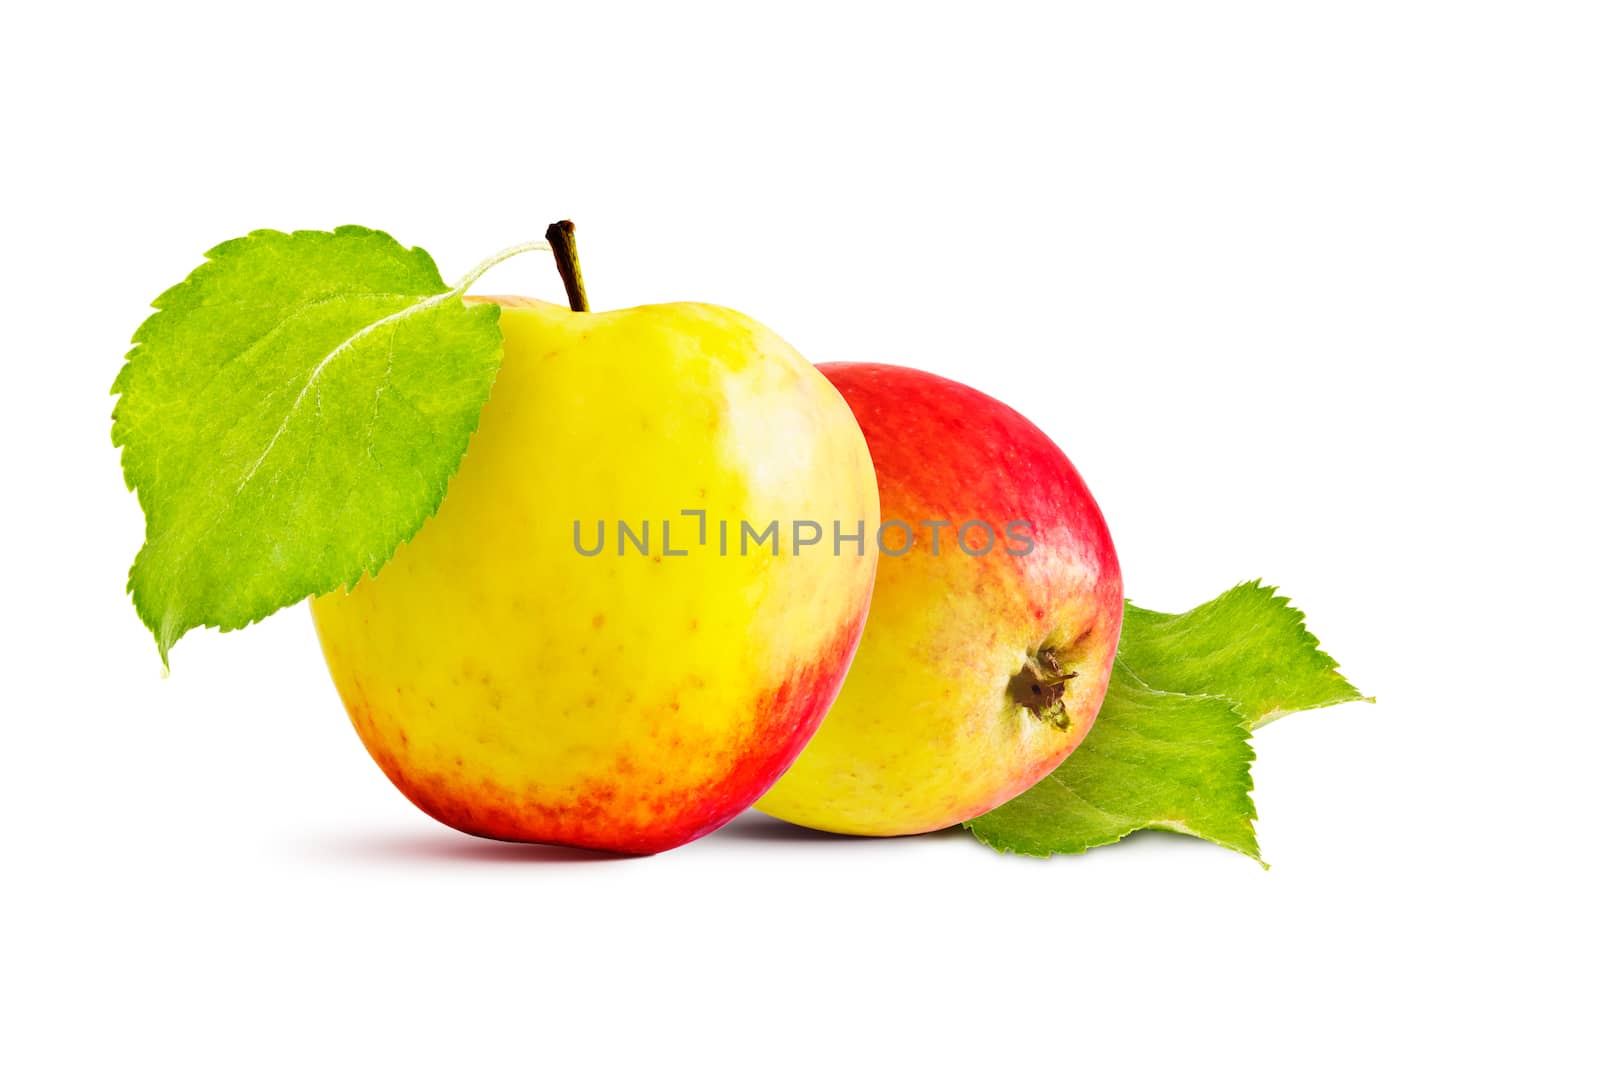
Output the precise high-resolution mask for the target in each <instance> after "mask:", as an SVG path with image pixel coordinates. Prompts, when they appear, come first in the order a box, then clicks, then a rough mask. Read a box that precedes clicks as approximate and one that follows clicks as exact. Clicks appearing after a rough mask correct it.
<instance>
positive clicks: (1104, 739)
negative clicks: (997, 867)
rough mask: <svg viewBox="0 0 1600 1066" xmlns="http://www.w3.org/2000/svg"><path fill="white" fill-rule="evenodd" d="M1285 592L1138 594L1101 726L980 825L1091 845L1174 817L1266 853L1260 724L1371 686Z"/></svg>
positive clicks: (1041, 846)
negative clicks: (1156, 603) (1183, 607)
mask: <svg viewBox="0 0 1600 1066" xmlns="http://www.w3.org/2000/svg"><path fill="white" fill-rule="evenodd" d="M1276 592H1277V590H1276V589H1274V588H1271V587H1266V586H1263V585H1262V584H1261V583H1260V582H1259V581H1252V582H1248V583H1246V584H1243V585H1240V586H1238V587H1236V588H1234V589H1231V590H1229V591H1228V592H1225V593H1223V594H1222V595H1221V596H1218V597H1217V598H1216V599H1214V600H1212V601H1211V602H1209V603H1203V604H1201V605H1200V606H1199V607H1196V608H1195V609H1194V610H1192V611H1187V612H1185V613H1183V614H1160V613H1158V612H1156V611H1146V610H1144V609H1142V608H1139V607H1135V606H1134V605H1133V604H1131V603H1130V604H1128V605H1127V608H1126V611H1125V613H1124V615H1123V623H1122V639H1121V642H1120V643H1119V644H1118V645H1117V660H1116V664H1115V666H1114V667H1113V669H1112V672H1111V685H1110V687H1109V689H1108V690H1107V692H1106V699H1105V703H1104V704H1103V705H1102V706H1101V708H1100V714H1099V716H1098V717H1097V718H1096V719H1095V723H1094V728H1092V729H1090V730H1089V735H1088V736H1087V737H1086V738H1084V741H1083V743H1082V744H1081V745H1079V747H1078V750H1077V751H1075V752H1073V753H1072V755H1071V756H1070V757H1069V758H1068V759H1067V760H1066V761H1065V762H1063V763H1062V764H1061V765H1060V766H1058V767H1057V768H1056V769H1055V771H1054V772H1053V773H1051V774H1050V775H1049V776H1048V777H1046V778H1045V779H1044V780H1043V781H1040V782H1039V783H1038V784H1037V785H1035V786H1033V788H1031V789H1029V790H1028V791H1027V792H1024V793H1023V794H1022V795H1020V796H1018V797H1017V798H1015V799H1013V800H1012V801H1011V802H1009V803H1005V804H1002V805H1001V806H999V807H997V808H995V809H994V810H992V811H990V812H989V813H988V814H985V815H982V816H981V817H979V818H975V819H973V820H972V821H970V822H968V823H967V827H968V828H969V829H971V830H972V832H973V834H974V835H975V836H977V838H978V839H979V840H982V841H983V842H984V843H985V844H988V845H989V846H990V847H992V848H995V849H996V850H999V851H1014V852H1017V853H1019V854H1023V855H1050V854H1056V853H1078V852H1082V851H1085V850H1087V849H1089V848H1092V847H1096V846H1098V845H1101V844H1110V843H1114V842H1115V841H1118V840H1121V839H1122V838H1123V837H1125V836H1127V835H1128V834H1129V833H1132V832H1135V831H1136V830H1139V829H1164V830H1168V831H1171V832H1177V833H1187V834H1188V835H1190V836H1196V837H1200V838H1201V839H1203V840H1210V841H1212V842H1213V843H1217V844H1221V845H1222V846H1223V847H1226V848H1232V849H1233V850H1234V851H1238V852H1241V853H1242V854H1245V855H1248V856H1250V857H1251V858H1253V859H1256V860H1257V861H1260V859H1261V854H1260V851H1259V850H1258V848H1257V846H1256V838H1255V828H1254V825H1253V822H1254V819H1255V813H1256V812H1255V804H1254V803H1253V802H1252V801H1251V799H1250V788H1251V782H1250V764H1251V761H1252V760H1253V759H1254V753H1253V752H1252V751H1251V748H1250V743H1249V734H1250V731H1251V730H1252V729H1253V728H1255V727H1256V726H1259V725H1262V724H1264V723H1266V722H1270V721H1272V720H1273V719H1275V718H1280V717H1282V716H1283V715H1285V714H1290V713H1292V712H1294V711H1303V710H1308V709H1310V708H1312V707H1326V706H1329V705H1331V704H1335V703H1345V702H1348V701H1350V700H1359V699H1365V698H1366V697H1363V696H1362V695H1361V693H1360V692H1358V691H1356V689H1355V687H1354V686H1353V685H1351V684H1350V683H1349V682H1348V681H1346V680H1345V679H1344V678H1343V677H1342V676H1341V675H1340V674H1339V672H1338V669H1337V667H1338V665H1339V664H1338V663H1336V662H1334V661H1333V659H1332V658H1330V657H1329V656H1328V655H1327V653H1325V652H1323V651H1321V650H1319V649H1318V647H1317V638H1316V637H1314V636H1312V635H1311V634H1310V633H1308V632H1307V631H1306V627H1305V615H1303V614H1302V613H1301V612H1300V611H1298V610H1296V609H1294V608H1293V607H1291V606H1289V601H1288V600H1287V599H1286V598H1284V597H1282V596H1278V595H1276ZM1262 865H1263V866H1265V865H1266V864H1265V863H1262Z"/></svg>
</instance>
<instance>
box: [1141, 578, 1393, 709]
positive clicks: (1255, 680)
mask: <svg viewBox="0 0 1600 1066" xmlns="http://www.w3.org/2000/svg"><path fill="white" fill-rule="evenodd" d="M1277 591H1278V590H1277V589H1276V588H1273V587H1271V586H1264V585H1262V584H1261V582H1259V581H1251V582H1247V583H1245V584H1243V585H1239V586H1237V587H1235V588H1233V589H1230V590H1228V591H1227V592H1225V593H1223V594H1222V595H1221V596H1218V597H1217V598H1216V599H1214V600H1212V601H1210V602H1209V603H1203V604H1201V605H1200V606H1199V607H1196V608H1194V609H1193V610H1192V611H1186V612H1184V613H1183V614H1162V613H1160V612H1158V611H1147V610H1144V609H1143V608H1140V607H1135V606H1134V605H1133V604H1131V603H1130V604H1128V606H1127V610H1126V612H1125V613H1124V615H1123V620H1122V642H1121V643H1120V644H1119V645H1118V647H1117V654H1118V655H1119V656H1120V657H1121V659H1122V661H1123V663H1124V665H1125V666H1126V667H1127V668H1128V669H1129V670H1130V671H1132V672H1133V674H1134V675H1135V676H1136V677H1138V678H1139V679H1140V680H1141V681H1144V682H1145V683H1146V684H1148V685H1149V686H1151V687H1152V688H1156V689H1161V690H1163V691H1166V692H1189V693H1204V694H1207V695H1212V696H1224V697H1227V698H1228V699H1231V700H1233V701H1234V702H1235V703H1237V704H1238V705H1239V713H1240V714H1241V715H1243V716H1244V719H1245V724H1246V725H1248V726H1249V727H1250V728H1251V729H1255V728H1257V727H1258V726H1262V725H1265V724H1266V723H1267V722H1270V721H1273V720H1274V719H1277V718H1281V717H1283V716H1284V715H1286V714H1291V713H1293V712H1295V711H1304V710H1310V709H1311V708H1313V707H1331V706H1333V705H1334V704H1337V703H1349V702H1351V701H1352V700H1361V699H1366V697H1364V696H1362V695H1361V693H1360V692H1358V691H1357V690H1356V688H1355V686H1354V685H1352V684H1350V682H1348V681H1346V680H1345V679H1344V677H1343V675H1341V674H1340V673H1339V669H1338V667H1339V664H1338V663H1336V662H1334V660H1333V658H1332V656H1330V655H1328V653H1327V652H1324V651H1322V650H1321V649H1320V648H1319V647H1318V646H1317V638H1316V637H1314V636H1312V635H1311V633H1309V632H1308V631H1307V630H1306V626H1305V618H1306V616H1305V615H1304V614H1303V613H1302V612H1301V611H1299V610H1296V609H1295V608H1294V607H1291V606H1290V605H1289V600H1288V598H1287V597H1284V596H1279V595H1277Z"/></svg>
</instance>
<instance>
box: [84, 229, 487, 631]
mask: <svg viewBox="0 0 1600 1066" xmlns="http://www.w3.org/2000/svg"><path fill="white" fill-rule="evenodd" d="M206 258H207V262H206V263H205V264H203V265H202V266H200V267H199V268H197V269H196V270H195V271H194V272H193V273H192V274H190V275H189V277H188V278H187V279H186V280H185V281H184V282H183V283H182V284H180V285H177V286H175V287H174V288H172V289H169V290H168V291H167V292H165V293H163V294H162V295H161V296H160V297H159V298H157V300H156V301H155V304H154V306H155V307H156V309H157V310H156V313H155V314H154V315H152V316H151V317H150V318H149V319H147V320H146V321H145V323H144V324H143V325H142V326H141V327H140V328H139V330H138V332H137V333H136V334H135V335H134V348H133V350H132V351H131V352H130V353H129V354H128V357H127V362H126V364H124V366H123V368H122V371H121V373H120V374H119V375H118V376H117V380H116V384H115V386H113V388H112V392H113V393H115V394H117V395H118V397H119V398H118V401H117V404H116V409H115V412H114V414H113V419H114V425H113V429H112V441H113V443H114V444H116V445H118V446H119V447H121V448H122V465H123V472H124V475H125V477H126V480H127V483H128V487H129V488H130V489H133V490H134V491H136V492H137V493H138V495H139V502H140V504H141V506H142V507H143V508H144V513H145V543H144V546H143V548H142V549H141V550H140V551H139V554H138V557H137V558H136V559H135V561H134V564H133V568H132V571H131V572H130V574H129V577H128V589H129V591H130V592H131V593H132V595H133V602H134V606H135V607H136V608H137V610H138V612H139V617H140V618H141V619H143V620H144V622H145V624H146V625H147V626H149V628H150V630H151V632H152V633H153V634H154V635H155V637H156V643H157V646H158V647H159V649H160V651H161V657H162V660H163V661H165V660H166V658H167V652H168V651H169V649H170V648H171V647H172V645H173V644H174V643H175V642H176V641H177V640H178V638H179V637H181V636H182V635H183V634H184V633H185V632H187V631H188V630H190V629H193V628H195V627H197V626H215V627H218V628H220V629H224V630H228V629H237V628H239V627H241V626H244V625H247V624H249V623H251V622H255V621H259V620H260V619H262V618H264V617H266V616H267V615H269V614H271V613H272V612H273V611H275V610H277V609H278V608H280V607H283V606H286V605H288V604H291V603H295V602H298V601H299V600H302V599H304V598H306V597H307V596H312V595H318V594H321V593H325V592H329V591H332V590H333V589H335V588H338V587H339V586H341V585H348V584H351V583H353V582H355V581H356V580H357V579H359V578H360V577H361V576H362V575H363V574H371V573H376V572H377V570H378V568H379V567H381V566H382V565H383V564H384V563H385V562H386V561H387V560H388V559H389V557H390V556H391V555H392V554H393V552H394V549H395V548H396V547H397V546H398V545H399V544H401V543H402V542H403V541H405V540H406V539H408V538H409V537H411V536H412V535H413V534H415V533H416V531H417V529H418V528H419V527H420V526H421V525H422V523H423V522H424V521H425V520H426V519H427V518H428V516H429V515H431V514H433V513H434V511H435V510H437V508H438V506H439V503H440V501H441V500H442V499H443V498H444V493H445V488H446V483H447V482H448V480H449V478H450V475H451V474H452V473H454V472H455V469H456V467H457V465H458V464H459V463H460V461H461V456H462V454H463V453H464V452H465V451H466V447H467V440H468V438H469V437H470V436H471V434H472V432H473V430H474V429H475V428H476V426H477V423H478V415H479V412H480V410H481V409H482V407H483V404H484V401H485V400H486V399H487V398H488V396H489V390H490V387H491V386H492V385H493V383H494V379H495V374H496V372H497V371H498V369H499V366H500V356H501V339H500V330H499V326H498V324H497V323H498V317H499V309H498V308H497V307H495V306H494V305H491V304H484V305H480V306H474V307H468V306H467V305H465V304H464V303H463V301H462V300H461V293H462V291H464V288H465V285H466V284H467V282H463V283H462V284H461V285H460V286H457V287H456V288H455V289H451V288H449V287H448V286H446V285H445V284H444V282H443V280H442V279H441V278H440V276H439V271H438V269H437V268H436V267H435V266H434V264H433V260H432V259H431V258H430V257H429V256H428V254H427V253H426V252H424V251H422V250H421V249H420V248H414V249H407V248H404V247H402V246H401V245H400V244H399V243H398V242H397V241H395V240H394V239H393V238H392V237H390V236H389V235H388V234H385V233H381V232H378V231H375V230H370V229H365V228H363V227H359V226H344V227H341V228H339V229H337V230H335V231H333V232H332V233H326V232H314V231H300V232H295V233H280V232H276V231H273V230H259V231H257V232H254V233H251V234H250V235H249V236H247V237H242V238H240V239H238V240H233V241H228V242H227V243H225V244H221V245H218V246H217V247H216V248H213V249H212V250H211V251H210V252H208V253H206ZM474 276H476V275H474Z"/></svg>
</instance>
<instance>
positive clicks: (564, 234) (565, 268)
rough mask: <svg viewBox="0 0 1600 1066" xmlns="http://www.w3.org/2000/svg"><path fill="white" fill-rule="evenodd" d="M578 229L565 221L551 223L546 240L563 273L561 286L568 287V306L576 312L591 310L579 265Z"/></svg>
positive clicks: (546, 231)
mask: <svg viewBox="0 0 1600 1066" xmlns="http://www.w3.org/2000/svg"><path fill="white" fill-rule="evenodd" d="M576 228H577V227H575V226H573V224H572V223H571V221H569V220H566V219H563V220H562V221H560V222H552V223H550V227H549V228H548V229H546V230H545V231H544V239H545V240H547V241H549V242H550V250H551V251H552V252H554V253H555V256H556V269H557V270H559V271H561V284H563V285H565V286H566V287H567V304H568V306H570V307H571V308H572V309H573V310H574V311H587V310H589V294H588V293H586V292H584V291H583V269H582V268H581V267H579V265H578V242H577V240H576V239H575V238H574V237H573V235H572V232H573V230H574V229H576Z"/></svg>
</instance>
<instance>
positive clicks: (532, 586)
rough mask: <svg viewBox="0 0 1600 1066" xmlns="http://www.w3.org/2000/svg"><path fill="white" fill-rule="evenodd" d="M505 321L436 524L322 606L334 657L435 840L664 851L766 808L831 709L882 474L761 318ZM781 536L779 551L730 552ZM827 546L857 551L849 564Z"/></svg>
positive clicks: (862, 595)
mask: <svg viewBox="0 0 1600 1066" xmlns="http://www.w3.org/2000/svg"><path fill="white" fill-rule="evenodd" d="M494 300H495V302H497V303H498V304H499V305H500V307H501V317H500V323H501V328H502V331H503V333H504V336H505V358H504V363H503V365H502V368H501V371H500V375H499V378H498V379H497V381H496V383H495V386H494V390H493V393H492V394H491V396H490V398H489V401H488V403H487V404H486V405H485V407H484V409H483V415H482V419H481V422H480V423H479V427H478V430H477V432H476V434H475V435H474V436H473V438H472V441H471V444H470V446H469V447H468V449H467V453H466V456H465V457H464V459H463V460H462V463H461V467H460V469H459V471H458V472H457V473H456V475H455V477H454V478H453V479H452V481H451V484H450V488H449V492H448V494H447V495H446V497H445V500H444V503H443V505H442V506H441V507H440V509H439V511H438V513H437V514H436V515H435V516H434V517H433V518H431V519H430V520H429V521H428V522H427V523H425V524H424V526H423V527H422V529H421V530H420V531H419V532H418V533H417V535H416V536H415V537H414V538H413V539H412V540H411V541H410V542H409V543H407V544H404V545H402V546H401V547H400V549H399V550H398V551H397V552H396V553H395V555H394V558H393V559H392V560H391V561H390V562H389V563H388V564H387V565H385V566H384V567H383V568H382V570H381V571H380V572H379V573H378V574H377V576H375V577H368V578H364V579H363V580H361V581H360V582H359V583H358V584H356V585H355V587H353V588H350V589H348V590H340V591H336V592H334V593H331V594H329V595H326V596H322V597H319V598H317V599H315V600H314V601H313V602H312V607H311V610H312V614H313V616H314V618H315V620H316V628H317V634H318V636H319V638H320V640H321V643H322V649H323V652H324V654H325V656H326V658H327V662H328V667H329V670H330V671H331V673H332V675H333V680H334V682H335V684H336V685H337V687H338V690H339V694H340V696H341V697H342V699H343V701H344V704H345V707H346V709H347V710H348V712H349V715H350V720H351V722H353V723H354V725H355V728H356V732H357V733H358V734H359V735H360V738H361V740H362V742H363V743H364V744H365V745H366V748H367V750H368V752H370V753H371V755H372V757H373V759H375V760H376V761H377V763H378V765H379V766H380V767H381V768H382V769H383V772H384V773H385V774H386V775H388V777H389V780H391V781H392V782H394V784H395V785H396V786H397V787H398V788H399V789H400V791H401V792H403V793H404V794H405V795H406V797H407V798H409V799H410V800H411V801H412V802H413V803H415V804H416V805H417V806H418V807H420V808H421V809H422V810H424V811H426V812H427V813H428V814H430V815H432V816H433V817H434V818H437V819H438V820H439V821H441V822H444V823H445V824H447V825H451V826H454V827H455V828H457V829H460V830H463V831H465V832H468V833H473V834H476V835H478V836H484V837H493V838H498V839H502V840H513V841H539V842H548V843H560V844H572V845H578V846H582V847H588V848H599V849H606V850H611V851H618V852H628V853H650V852H658V851H662V850H664V849H667V848H671V847H674V846H676V845H679V844H683V843H686V842H687V841H690V840H693V839H695V838H696V837H699V836H701V835H702V834H705V833H708V832H710V831H711V830H713V829H715V828H717V827H718V826H720V825H722V824H723V823H724V822H726V821H727V820H728V819H730V818H732V817H733V815H735V814H736V813H738V812H739V811H741V810H743V809H745V808H746V807H748V806H749V805H750V804H751V802H752V801H754V800H755V799H756V797H757V796H759V795H761V794H762V793H763V792H765V791H766V790H767V788H768V787H769V786H770V785H771V784H772V783H773V782H774V781H775V780H776V779H777V778H778V776H779V775H780V774H781V773H782V772H783V771H784V770H785V769H786V768H787V767H788V766H789V764H790V763H791V762H792V761H793V760H794V758H795V756H796V755H798V754H799V752H800V750H801V748H802V747H803V746H804V745H805V743H806V741H807V740H808V739H809V738H810V737H811V735H812V733H813V732H814V731H815V729H816V727H817V724H818V723H819V722H820V721H821V720H822V716H823V714H824V712H825V711H826V710H827V707H828V705H829V703H831V702H832V700H833V697H834V695H835V694H836V693H837V691H838V689H839V686H840V684H841V682H842V680H843V678H844V674H845V670H846V667H847V665H848V664H849V662H850V657H851V654H852V652H853V651H854V650H855V647H856V643H857V641H858V640H859V638H860V635H861V629H862V625H863V621H864V619H865V615H866V610H867V605H868V602H869V598H870V594H871V588H872V578H873V570H874V567H875V564H876V556H877V551H876V547H875V545H874V544H873V532H874V531H875V530H876V527H877V522H878V497H877V488H876V482H875V479H874V473H873V469H872V462H871V458H870V456H869V455H868V452H867V447H866V443H865V441H864V440H863V438H862V434H861V430H860V429H859V428H857V424H856V421H855V419H854V417H852V415H851V413H850V409H849V408H848V407H847V406H846V405H845V402H844V400H842V399H841V398H840V396H839V394H838V392H836V391H835V390H834V388H833V387H832V386H831V385H829V384H828V382H827V381H826V380H825V379H824V378H823V376H822V375H821V374H820V373H818V372H817V371H816V370H815V369H814V368H813V367H812V366H811V365H810V364H808V363H807V362H806V361H805V360H804V359H802V358H801V357H800V356H799V355H798V354H797V353H796V352H795V351H794V350H793V349H792V348H790V347H789V346H788V345H787V344H785V343H784V342H783V341H782V340H781V339H780V338H778V337H777V336H776V335H775V334H773V333H772V332H771V331H770V330H768V329H766V328H765V327H764V326H762V325H760V324H759V323H757V322H755V321H753V320H751V319H749V318H747V317H745V316H744V315H741V314H738V313H736V312H734V311H729V310H726V309H724V308H720V307H712V306H708V305H703V304H689V303H682V304H667V305H660V306H648V307H638V308H634V309H631V310H625V311H612V312H606V313H579V312H574V311H569V310H568V309H567V308H565V307H560V306H557V305H554V304H548V303H543V302H540V301H536V300H527V299H521V298H516V297H496V298H494ZM413 400H414V402H420V403H425V402H426V397H416V398H413ZM770 520H775V521H778V522H779V523H780V526H781V539H782V544H781V550H780V544H779V539H780V538H773V539H772V540H771V541H770V543H767V542H758V543H757V546H756V547H755V548H754V549H753V550H739V549H740V547H741V546H740V544H739V534H740V533H741V532H742V530H741V523H743V522H746V521H748V522H749V523H750V524H751V526H752V527H754V528H756V529H758V530H759V531H761V532H765V531H766V530H765V527H766V525H767V523H768V522H769V521H770ZM796 520H805V521H807V522H815V523H817V524H818V525H819V526H821V527H823V528H826V529H827V530H828V532H829V537H828V541H829V543H825V544H821V545H812V544H811V543H810V542H811V540H812V534H811V528H810V527H809V526H806V527H805V528H803V529H800V530H798V531H795V532H792V533H791V525H792V523H794V522H795V521H796ZM835 521H837V522H839V523H841V526H842V529H843V530H844V531H845V532H846V534H847V535H848V534H851V533H854V532H855V531H856V529H857V527H858V526H861V527H864V529H865V531H866V533H865V537H864V538H863V540H862V542H860V543H859V547H858V543H857V542H846V543H845V544H844V550H843V551H841V552H838V553H835V552H834V551H833V550H831V549H832V547H833V544H832V543H831V540H832V537H831V534H832V532H833V527H832V523H833V522H835ZM723 522H728V523H731V525H732V528H733V530H734V543H733V544H732V545H730V547H729V548H728V549H727V550H726V551H724V550H723V549H722V548H721V544H720V542H721V541H722V539H723V531H724V530H725V529H726V527H725V526H722V525H721V523H723ZM618 523H622V525H618ZM602 529H603V532H602ZM600 536H604V537H606V538H607V539H606V540H605V541H603V542H602V543H601V544H600V545H599V546H598V548H597V543H596V541H597V538H598V537H600ZM641 537H642V540H641ZM791 541H792V542H793V543H791ZM802 545H804V546H805V547H806V550H803V551H802V550H800V547H801V546H802Z"/></svg>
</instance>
